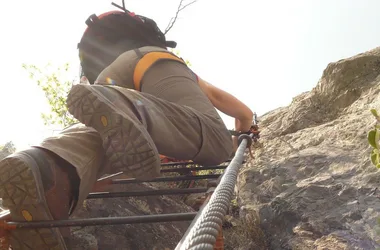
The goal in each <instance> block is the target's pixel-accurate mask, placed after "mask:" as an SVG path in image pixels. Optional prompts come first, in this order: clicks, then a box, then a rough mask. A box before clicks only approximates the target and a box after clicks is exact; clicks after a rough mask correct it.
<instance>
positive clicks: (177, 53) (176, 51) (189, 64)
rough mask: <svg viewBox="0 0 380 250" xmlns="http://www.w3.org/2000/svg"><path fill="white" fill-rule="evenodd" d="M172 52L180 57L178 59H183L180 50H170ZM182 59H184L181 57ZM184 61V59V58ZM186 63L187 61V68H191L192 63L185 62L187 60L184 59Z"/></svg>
mask: <svg viewBox="0 0 380 250" xmlns="http://www.w3.org/2000/svg"><path fill="white" fill-rule="evenodd" d="M170 52H172V53H174V54H175V55H176V56H178V57H181V56H180V53H179V50H174V49H170ZM181 58H182V57H181ZM182 59H183V58H182ZM183 60H184V61H185V63H186V64H187V66H189V67H191V63H190V61H189V60H185V59H183Z"/></svg>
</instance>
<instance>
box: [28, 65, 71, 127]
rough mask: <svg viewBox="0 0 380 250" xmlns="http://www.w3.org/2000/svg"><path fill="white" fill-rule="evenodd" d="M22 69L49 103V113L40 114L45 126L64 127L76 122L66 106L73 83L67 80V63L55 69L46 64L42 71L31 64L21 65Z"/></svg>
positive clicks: (68, 77)
mask: <svg viewBox="0 0 380 250" xmlns="http://www.w3.org/2000/svg"><path fill="white" fill-rule="evenodd" d="M22 67H23V68H24V69H25V70H26V71H27V72H28V73H29V77H30V78H31V79H32V80H34V81H36V83H37V85H38V86H39V87H40V88H41V90H42V91H43V92H44V94H45V97H46V99H47V101H48V103H49V106H50V112H49V113H42V114H41V118H42V119H43V120H44V123H45V125H60V126H63V127H66V126H68V125H71V124H73V123H75V122H78V121H77V120H76V119H75V118H74V117H73V116H72V115H71V114H70V113H69V111H68V109H67V106H66V98H67V94H68V93H69V91H70V89H71V86H72V84H73V81H72V80H69V79H70V76H69V64H68V63H66V64H64V65H63V66H61V67H58V68H56V69H51V67H52V65H51V64H48V65H47V66H46V67H45V68H44V69H41V68H38V67H37V66H35V65H33V64H23V65H22Z"/></svg>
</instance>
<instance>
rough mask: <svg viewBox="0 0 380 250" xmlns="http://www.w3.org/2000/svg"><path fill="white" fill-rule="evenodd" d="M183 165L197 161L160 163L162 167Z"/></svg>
mask: <svg viewBox="0 0 380 250" xmlns="http://www.w3.org/2000/svg"><path fill="white" fill-rule="evenodd" d="M231 160H232V159H229V160H227V161H225V162H230V161H231ZM183 165H199V164H197V163H194V162H191V161H187V162H183V161H179V162H169V163H163V164H161V166H162V167H166V166H183Z"/></svg>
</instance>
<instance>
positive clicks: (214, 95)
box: [198, 78, 253, 131]
mask: <svg viewBox="0 0 380 250" xmlns="http://www.w3.org/2000/svg"><path fill="white" fill-rule="evenodd" d="M198 79H199V80H198V82H199V86H200V87H201V89H202V90H203V92H204V93H205V94H206V95H207V97H208V98H209V99H210V101H211V103H212V104H213V105H214V106H215V108H217V109H218V110H219V111H221V112H223V113H224V114H226V115H228V116H231V117H234V118H235V119H236V120H235V129H236V130H237V131H248V130H249V129H250V127H251V125H252V121H253V112H252V110H251V109H250V108H248V107H247V106H246V105H245V104H244V103H242V102H241V101H239V100H238V99H237V98H236V97H234V96H233V95H231V94H229V93H227V92H226V91H223V90H221V89H219V88H217V87H215V86H213V85H212V84H210V83H208V82H206V81H205V80H203V79H201V78H198Z"/></svg>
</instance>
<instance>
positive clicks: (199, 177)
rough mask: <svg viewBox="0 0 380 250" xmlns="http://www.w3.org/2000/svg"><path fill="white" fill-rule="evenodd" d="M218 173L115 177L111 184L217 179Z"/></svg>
mask: <svg viewBox="0 0 380 250" xmlns="http://www.w3.org/2000/svg"><path fill="white" fill-rule="evenodd" d="M219 176H220V174H209V175H195V176H193V175H189V176H175V177H158V178H154V179H152V180H146V181H143V180H137V179H134V178H131V179H116V180H112V184H131V183H143V182H170V181H186V180H202V179H217V178H219Z"/></svg>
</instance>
